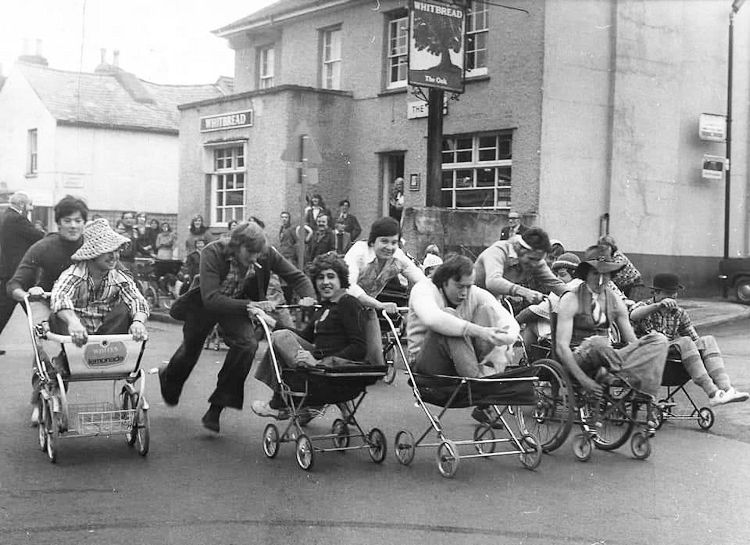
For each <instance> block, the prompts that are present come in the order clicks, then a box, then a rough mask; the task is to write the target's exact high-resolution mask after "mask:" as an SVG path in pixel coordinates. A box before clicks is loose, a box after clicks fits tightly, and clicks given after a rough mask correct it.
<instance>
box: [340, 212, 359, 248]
mask: <svg viewBox="0 0 750 545" xmlns="http://www.w3.org/2000/svg"><path fill="white" fill-rule="evenodd" d="M337 221H343V222H344V231H346V232H347V233H349V234H350V235H351V236H352V242H354V241H355V240H357V239H358V238H359V235H360V234H361V233H362V227H361V226H360V225H359V220H357V217H356V216H352V215H351V214H347V215H346V217H345V218H342V217H341V216H339V219H338V220H337Z"/></svg>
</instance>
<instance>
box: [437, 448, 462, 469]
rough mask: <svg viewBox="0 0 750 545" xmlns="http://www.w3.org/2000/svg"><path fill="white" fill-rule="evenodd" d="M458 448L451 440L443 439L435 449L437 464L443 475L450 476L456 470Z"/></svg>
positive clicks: (458, 459)
mask: <svg viewBox="0 0 750 545" xmlns="http://www.w3.org/2000/svg"><path fill="white" fill-rule="evenodd" d="M459 461H460V458H459V457H458V449H457V448H456V444H455V443H454V442H453V441H449V440H446V441H443V442H442V443H440V446H439V447H438V449H437V465H438V470H439V471H440V474H441V475H442V476H443V477H447V478H451V477H453V476H454V475H455V474H456V471H457V470H458V462H459Z"/></svg>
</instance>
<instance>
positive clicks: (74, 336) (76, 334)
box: [68, 318, 89, 346]
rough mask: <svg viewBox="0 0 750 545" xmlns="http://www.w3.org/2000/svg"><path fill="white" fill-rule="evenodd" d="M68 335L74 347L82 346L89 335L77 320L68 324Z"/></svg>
mask: <svg viewBox="0 0 750 545" xmlns="http://www.w3.org/2000/svg"><path fill="white" fill-rule="evenodd" d="M68 335H70V339H71V340H72V341H73V344H75V345H76V346H83V345H84V344H86V342H88V340H89V334H88V332H87V331H86V328H85V327H84V326H83V324H82V323H81V321H80V320H78V318H76V319H75V320H71V321H69V322H68Z"/></svg>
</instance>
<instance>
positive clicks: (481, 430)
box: [474, 424, 496, 454]
mask: <svg viewBox="0 0 750 545" xmlns="http://www.w3.org/2000/svg"><path fill="white" fill-rule="evenodd" d="M485 441H486V442H485ZM494 441H495V432H494V431H492V426H490V425H489V424H479V425H478V426H477V427H476V428H474V443H475V444H474V448H475V449H476V450H477V453H478V454H490V453H493V452H495V445H496V443H495V442H494Z"/></svg>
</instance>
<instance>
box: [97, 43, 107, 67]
mask: <svg viewBox="0 0 750 545" xmlns="http://www.w3.org/2000/svg"><path fill="white" fill-rule="evenodd" d="M99 57H100V58H101V61H100V62H101V64H106V63H107V50H106V49H105V48H103V47H102V48H101V49H100V50H99Z"/></svg>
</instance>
